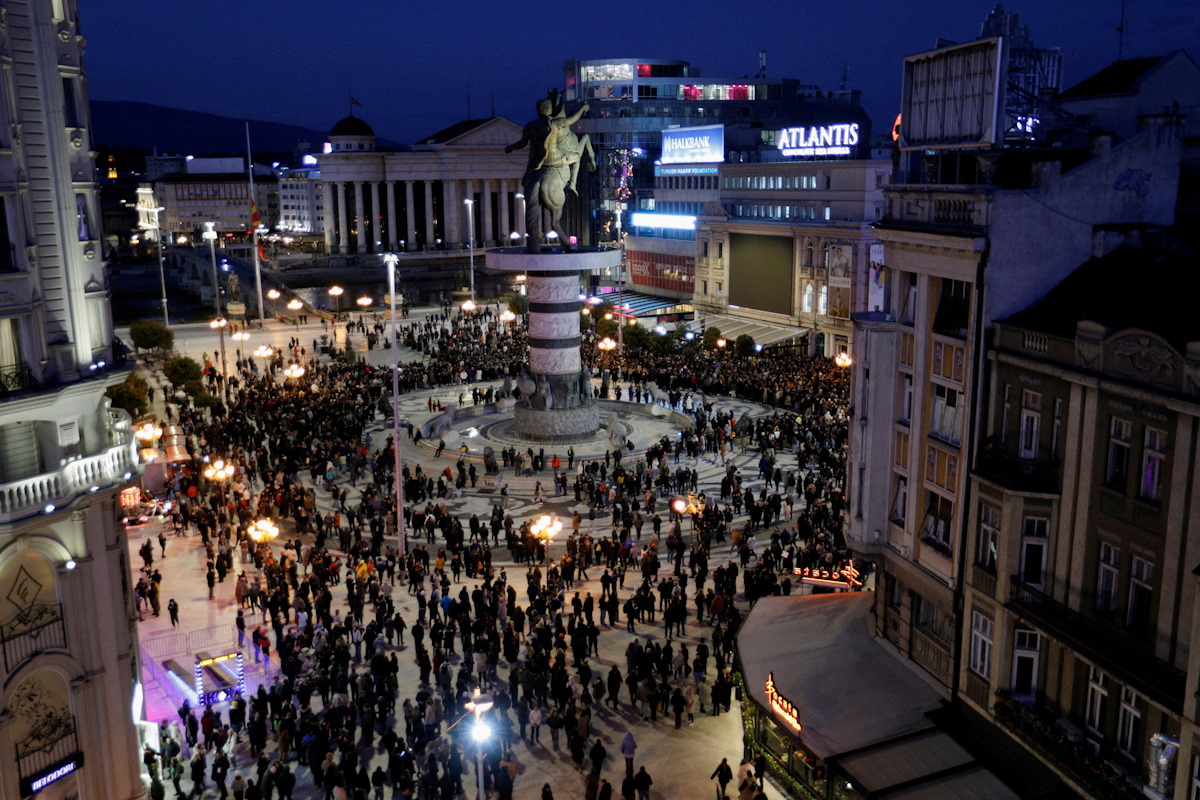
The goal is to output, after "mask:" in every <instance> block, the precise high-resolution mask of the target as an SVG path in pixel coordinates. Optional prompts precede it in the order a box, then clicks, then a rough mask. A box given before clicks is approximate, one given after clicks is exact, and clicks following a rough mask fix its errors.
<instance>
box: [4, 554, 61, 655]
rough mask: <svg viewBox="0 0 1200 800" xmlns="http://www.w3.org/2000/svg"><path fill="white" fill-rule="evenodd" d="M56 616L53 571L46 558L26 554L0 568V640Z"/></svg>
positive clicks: (8, 561)
mask: <svg viewBox="0 0 1200 800" xmlns="http://www.w3.org/2000/svg"><path fill="white" fill-rule="evenodd" d="M57 617H58V598H57V596H56V592H55V587H54V570H53V569H52V568H51V566H50V563H49V562H48V561H47V560H46V559H44V558H42V557H41V556H39V555H36V554H34V553H24V554H22V555H19V556H17V557H16V558H11V559H8V560H7V561H5V562H4V564H3V565H2V566H0V637H2V638H4V639H8V638H10V637H12V636H14V635H16V634H18V633H21V632H22V631H26V630H29V629H30V628H36V627H37V626H39V625H41V624H43V623H45V622H48V621H50V620H52V619H55V618H57Z"/></svg>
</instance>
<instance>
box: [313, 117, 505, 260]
mask: <svg viewBox="0 0 1200 800" xmlns="http://www.w3.org/2000/svg"><path fill="white" fill-rule="evenodd" d="M520 138H521V128H520V127H519V126H518V125H515V124H513V123H511V122H509V121H508V120H506V119H502V118H500V117H492V118H490V119H484V120H466V121H464V122H459V123H457V124H455V125H452V126H450V127H449V128H446V129H445V130H442V131H439V132H437V133H435V134H433V135H432V136H429V137H427V138H425V139H422V140H420V141H419V142H418V143H416V144H415V145H413V147H412V148H411V150H407V151H404V150H383V149H381V148H377V147H376V138H375V131H374V130H373V129H372V128H371V126H370V125H368V124H367V123H366V122H365V121H364V120H362V119H359V118H358V117H354V116H350V117H346V118H345V119H343V120H341V121H339V122H338V123H337V124H336V125H334V126H333V130H331V131H330V132H329V146H328V147H327V148H326V149H327V150H328V152H326V153H324V154H323V155H321V156H320V168H321V172H320V175H321V177H320V180H321V189H322V192H323V195H324V197H323V206H324V210H325V244H326V249H327V250H328V252H330V253H343V254H347V253H381V252H390V251H406V250H407V251H414V250H435V249H461V248H465V247H467V244H468V242H469V240H470V236H469V234H468V227H467V226H468V220H472V221H473V223H474V226H475V246H476V247H487V246H496V245H498V244H502V243H508V242H509V241H510V239H512V238H513V236H512V235H513V234H514V233H516V234H517V237H518V238H519V237H522V236H523V235H524V233H525V222H524V217H525V209H524V205H523V199H524V198H523V196H522V194H521V175H522V174H523V173H524V172H525V158H526V156H525V154H524V153H512V154H506V153H505V152H504V146H505V145H507V144H511V143H512V142H515V141H517V140H518V139H520ZM466 200H473V201H474V202H473V204H472V205H471V207H470V209H468V204H467V203H465V202H464V201H466ZM468 211H469V213H468Z"/></svg>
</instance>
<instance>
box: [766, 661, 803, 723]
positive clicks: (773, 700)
mask: <svg viewBox="0 0 1200 800" xmlns="http://www.w3.org/2000/svg"><path fill="white" fill-rule="evenodd" d="M766 692H767V704H768V705H770V706H771V710H772V711H774V712H775V713H776V714H777V715H778V716H779V718H780V719H782V720H783V721H784V722H786V723H787V724H788V726H789V727H791V728H793V729H794V730H795V731H796V732H799V731H800V730H801V725H800V712H799V711H797V710H796V707H795V706H794V705H792V704H791V703H790V702H788V701H787V699H786V698H784V696H783V695H781V694H780V693H779V690H778V689H776V688H775V673H774V672H768V673H767V685H766Z"/></svg>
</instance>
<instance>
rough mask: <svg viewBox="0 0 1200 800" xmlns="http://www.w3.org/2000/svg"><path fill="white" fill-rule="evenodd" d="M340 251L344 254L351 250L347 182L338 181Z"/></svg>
mask: <svg viewBox="0 0 1200 800" xmlns="http://www.w3.org/2000/svg"><path fill="white" fill-rule="evenodd" d="M337 204H338V217H337V218H338V252H339V253H341V254H342V255H345V254H346V253H349V252H350V216H349V214H348V213H347V211H346V182H345V181H338V186H337Z"/></svg>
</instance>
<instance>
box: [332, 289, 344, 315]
mask: <svg viewBox="0 0 1200 800" xmlns="http://www.w3.org/2000/svg"><path fill="white" fill-rule="evenodd" d="M345 291H346V290H345V289H343V288H342V287H340V286H338V285H336V284H335V285H333V286H330V287H329V294H330V295H332V296H333V302H334V308H333V313H334V314H340V313H341V311H342V294H343V293H344V292H345Z"/></svg>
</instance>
